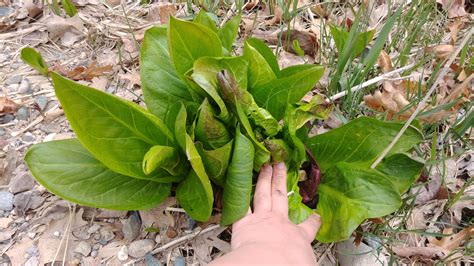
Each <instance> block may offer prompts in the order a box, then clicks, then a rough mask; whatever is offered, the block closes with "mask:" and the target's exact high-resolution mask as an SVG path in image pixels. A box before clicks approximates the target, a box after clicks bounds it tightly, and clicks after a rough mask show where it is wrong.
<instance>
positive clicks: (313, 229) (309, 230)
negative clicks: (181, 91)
mask: <svg viewBox="0 0 474 266" xmlns="http://www.w3.org/2000/svg"><path fill="white" fill-rule="evenodd" d="M298 226H299V227H300V228H301V229H302V230H303V232H304V233H305V234H306V236H307V237H308V240H309V241H310V242H312V241H313V240H314V237H315V236H316V233H317V232H318V230H319V227H320V226H321V217H320V216H319V215H318V214H316V213H313V214H311V215H310V216H309V217H308V219H306V221H304V222H302V223H300V224H298Z"/></svg>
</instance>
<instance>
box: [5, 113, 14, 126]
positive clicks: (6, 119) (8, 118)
mask: <svg viewBox="0 0 474 266" xmlns="http://www.w3.org/2000/svg"><path fill="white" fill-rule="evenodd" d="M13 120H15V116H14V115H12V114H6V115H4V116H3V120H2V124H7V123H10V122H11V121H13Z"/></svg>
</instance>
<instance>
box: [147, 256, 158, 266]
mask: <svg viewBox="0 0 474 266" xmlns="http://www.w3.org/2000/svg"><path fill="white" fill-rule="evenodd" d="M145 264H146V266H161V262H160V261H159V260H158V259H157V258H155V257H153V256H152V255H151V254H147V255H146V256H145Z"/></svg>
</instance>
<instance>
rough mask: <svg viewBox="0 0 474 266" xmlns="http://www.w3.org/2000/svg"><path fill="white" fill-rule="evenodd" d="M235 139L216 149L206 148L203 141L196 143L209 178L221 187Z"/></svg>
mask: <svg viewBox="0 0 474 266" xmlns="http://www.w3.org/2000/svg"><path fill="white" fill-rule="evenodd" d="M232 144H233V141H232V140H231V141H229V143H227V144H225V145H224V146H222V147H220V148H217V149H215V150H206V149H204V147H203V146H202V143H200V142H198V143H197V144H196V149H197V150H198V152H199V154H200V155H201V158H202V163H203V164H204V168H205V169H206V172H207V174H208V175H209V178H210V179H211V180H212V181H213V182H214V183H216V184H218V185H219V186H221V187H224V181H225V174H226V172H227V166H228V165H229V161H230V156H231V154H232V146H233V145H232Z"/></svg>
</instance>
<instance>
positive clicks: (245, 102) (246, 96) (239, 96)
mask: <svg viewBox="0 0 474 266" xmlns="http://www.w3.org/2000/svg"><path fill="white" fill-rule="evenodd" d="M217 81H218V83H219V89H220V90H219V91H220V92H221V94H222V97H223V98H224V100H225V101H226V102H227V104H228V105H230V106H232V107H233V109H234V110H236V105H239V106H240V107H241V108H242V110H243V111H244V112H245V114H246V115H247V116H248V117H249V119H250V120H251V121H252V122H253V123H254V124H255V125H256V126H257V127H259V128H261V129H262V130H263V133H264V134H265V135H266V136H268V137H273V136H275V135H276V134H278V131H280V125H279V124H278V121H277V120H276V119H275V118H273V116H272V115H271V114H270V113H269V112H268V111H267V110H265V109H263V108H260V107H259V106H258V105H257V104H256V103H255V101H254V99H253V97H252V95H251V94H250V93H249V92H248V91H246V90H242V89H240V88H238V86H237V83H236V81H235V78H234V77H233V76H232V75H231V74H230V73H229V72H228V71H226V70H224V71H221V72H219V73H218V74H217Z"/></svg>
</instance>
